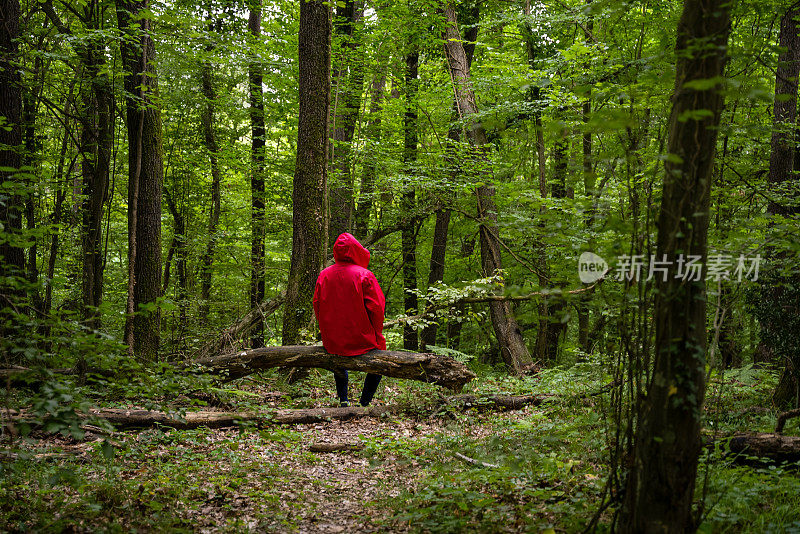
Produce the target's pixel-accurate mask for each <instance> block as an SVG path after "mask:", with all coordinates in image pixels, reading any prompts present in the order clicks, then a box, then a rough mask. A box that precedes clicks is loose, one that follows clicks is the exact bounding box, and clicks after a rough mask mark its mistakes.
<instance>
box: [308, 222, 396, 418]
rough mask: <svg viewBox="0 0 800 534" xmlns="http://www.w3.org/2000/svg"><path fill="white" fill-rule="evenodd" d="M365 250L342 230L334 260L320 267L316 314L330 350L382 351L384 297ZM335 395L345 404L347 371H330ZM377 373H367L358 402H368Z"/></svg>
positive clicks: (343, 352) (343, 353)
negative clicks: (327, 265)
mask: <svg viewBox="0 0 800 534" xmlns="http://www.w3.org/2000/svg"><path fill="white" fill-rule="evenodd" d="M369 257H370V254H369V251H368V250H367V249H365V248H364V247H363V246H362V245H361V243H359V242H358V240H357V239H356V238H355V237H353V236H352V235H351V234H348V233H346V232H345V233H343V234H342V235H340V236H339V237H338V238H336V242H335V243H334V244H333V259H334V261H335V263H334V264H333V265H331V266H330V267H328V268H327V269H323V271H322V272H321V273H319V278H317V285H316V287H315V288H314V314H315V315H316V316H317V322H318V323H319V330H320V332H321V334H322V345H323V346H324V347H325V350H326V351H328V352H330V353H331V354H337V355H339V356H358V355H360V354H364V353H365V352H368V351H370V350H372V349H380V350H386V339H385V338H384V337H383V317H384V311H385V308H386V300H385V299H384V297H383V291H381V286H379V285H378V280H377V279H376V278H375V275H374V274H372V271H370V270H369V269H367V266H368V265H369ZM333 375H334V378H335V379H336V394H337V395H338V397H339V402H340V403H341V405H342V406H347V405H348V401H347V382H348V375H347V370H345V369H342V370H338V371H335V372H334V374H333ZM380 381H381V375H376V374H372V373H369V374H367V378H366V379H365V380H364V389H363V391H362V392H361V400H360V403H361V405H362V406H367V405H369V403H370V401H371V400H372V397H373V396H374V395H375V391H376V390H377V389H378V384H379V383H380Z"/></svg>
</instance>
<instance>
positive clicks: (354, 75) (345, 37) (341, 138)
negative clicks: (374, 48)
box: [329, 0, 364, 242]
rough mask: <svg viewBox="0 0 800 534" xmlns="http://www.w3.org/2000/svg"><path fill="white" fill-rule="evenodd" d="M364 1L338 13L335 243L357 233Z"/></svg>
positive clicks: (333, 175)
mask: <svg viewBox="0 0 800 534" xmlns="http://www.w3.org/2000/svg"><path fill="white" fill-rule="evenodd" d="M363 6H364V2H363V1H353V0H346V1H345V2H344V4H340V5H339V7H337V9H336V19H335V23H334V33H335V35H336V38H337V40H338V41H339V46H338V47H337V50H338V54H337V56H336V57H335V58H333V62H334V72H333V76H332V81H333V85H332V87H331V99H332V101H333V102H332V105H333V113H332V115H333V122H334V125H333V128H332V130H333V131H332V132H331V133H332V144H331V149H330V158H331V170H332V171H333V172H332V173H331V177H330V178H331V186H330V200H329V202H330V236H329V241H331V242H332V241H333V240H334V239H336V237H338V236H339V234H341V233H342V232H351V231H352V230H353V224H354V218H355V203H354V198H353V172H352V163H353V162H352V159H353V158H352V152H353V151H352V148H351V144H352V142H353V135H354V134H355V130H356V123H357V122H358V114H359V110H360V109H361V90H362V85H363V83H364V77H363V64H364V61H363V60H362V59H361V58H359V57H357V52H358V46H359V42H358V33H357V31H356V30H357V28H356V26H357V24H358V21H359V20H360V19H361V18H362V16H363V11H364V7H363Z"/></svg>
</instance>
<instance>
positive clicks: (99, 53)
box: [41, 0, 114, 327]
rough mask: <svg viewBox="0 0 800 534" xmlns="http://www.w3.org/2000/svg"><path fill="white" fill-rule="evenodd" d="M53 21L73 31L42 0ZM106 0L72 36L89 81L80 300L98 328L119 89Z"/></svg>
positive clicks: (89, 6)
mask: <svg viewBox="0 0 800 534" xmlns="http://www.w3.org/2000/svg"><path fill="white" fill-rule="evenodd" d="M41 5H42V10H43V11H44V12H45V14H46V15H47V17H48V18H49V19H50V21H51V22H52V23H53V24H54V25H55V26H56V28H58V31H59V32H60V33H62V34H64V35H72V34H73V32H72V31H71V30H70V29H69V28H68V27H67V26H66V25H65V24H64V23H63V22H62V20H61V17H59V15H58V14H57V13H56V10H55V8H54V6H53V4H52V2H51V1H50V0H48V1H47V2H44V3H42V4H41ZM105 6H106V4H104V3H103V2H99V1H97V0H92V1H90V2H88V3H86V4H85V5H84V6H83V9H82V11H81V12H80V17H79V19H80V21H81V23H82V25H83V26H84V28H85V29H86V30H87V31H88V33H89V35H90V37H89V38H88V39H85V40H84V39H82V38H78V39H73V42H74V43H75V45H74V46H75V47H76V49H77V53H78V57H79V59H80V62H81V64H82V66H83V69H84V71H85V75H86V77H87V78H88V80H89V83H88V84H86V86H85V87H84V88H83V89H82V91H81V93H82V94H81V101H82V105H81V110H80V127H81V133H80V153H81V175H82V180H83V183H82V194H83V209H82V232H81V234H82V239H81V261H82V276H81V297H82V298H81V301H82V306H81V308H82V315H83V318H84V319H85V320H86V321H87V322H88V324H90V325H91V326H94V327H97V326H99V321H100V317H99V315H98V307H99V306H100V303H101V301H102V297H103V272H104V259H103V214H104V206H105V202H106V199H107V197H108V187H109V176H110V170H111V152H112V147H113V142H114V87H113V83H112V82H111V78H110V77H109V73H108V68H107V66H106V46H105V43H104V42H103V41H102V37H100V35H102V34H101V32H100V30H101V29H102V24H103V19H104V16H105Z"/></svg>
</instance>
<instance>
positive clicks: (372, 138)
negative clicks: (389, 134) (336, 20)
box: [355, 76, 386, 239]
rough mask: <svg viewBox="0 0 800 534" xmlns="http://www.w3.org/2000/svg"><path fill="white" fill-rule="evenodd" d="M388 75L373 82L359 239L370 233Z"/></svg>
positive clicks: (357, 225) (358, 213)
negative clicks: (370, 218) (384, 94)
mask: <svg viewBox="0 0 800 534" xmlns="http://www.w3.org/2000/svg"><path fill="white" fill-rule="evenodd" d="M385 86H386V76H379V77H377V78H375V81H374V82H372V92H371V95H372V96H371V97H370V107H369V116H370V121H369V123H368V124H367V128H366V132H367V142H366V146H365V156H364V169H363V171H362V173H361V188H360V190H359V194H358V209H357V210H356V216H355V221H356V222H355V232H356V234H355V235H356V237H357V238H358V239H364V238H366V237H367V234H368V233H369V216H370V212H371V211H372V196H373V193H374V191H375V177H376V175H377V166H378V154H377V148H378V144H379V143H380V140H381V113H382V111H383V90H384V87H385Z"/></svg>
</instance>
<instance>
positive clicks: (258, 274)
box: [247, 0, 267, 347]
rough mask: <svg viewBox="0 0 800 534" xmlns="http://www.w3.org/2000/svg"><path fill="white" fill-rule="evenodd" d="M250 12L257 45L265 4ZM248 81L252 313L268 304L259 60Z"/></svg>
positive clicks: (258, 339)
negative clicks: (265, 273) (266, 301)
mask: <svg viewBox="0 0 800 534" xmlns="http://www.w3.org/2000/svg"><path fill="white" fill-rule="evenodd" d="M248 9H249V11H250V14H249V17H248V21H247V28H248V31H249V33H250V37H251V39H252V40H253V41H254V42H255V41H257V40H258V39H260V37H261V0H250V1H249V2H248ZM247 74H248V81H249V83H250V91H249V99H250V108H249V114H250V135H251V138H252V139H251V145H250V191H251V203H250V309H256V308H257V307H258V305H259V303H260V302H261V301H263V300H264V295H265V287H264V254H265V250H264V240H265V239H266V234H267V228H266V221H265V219H264V207H265V204H264V198H265V190H264V168H265V167H264V148H265V146H266V126H265V123H264V90H263V88H262V82H263V71H262V66H261V63H260V62H259V61H258V59H257V58H256V57H252V58H250V61H249V62H248V64H247ZM252 332H253V333H252V337H251V338H250V345H251V346H253V347H261V346H263V345H264V323H263V321H259V320H256V323H255V324H254V325H253V331H252Z"/></svg>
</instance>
